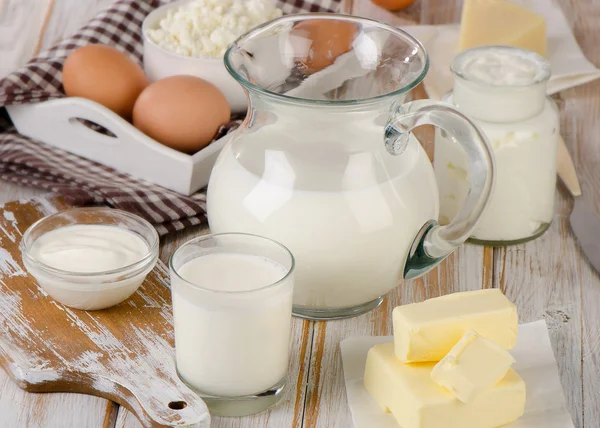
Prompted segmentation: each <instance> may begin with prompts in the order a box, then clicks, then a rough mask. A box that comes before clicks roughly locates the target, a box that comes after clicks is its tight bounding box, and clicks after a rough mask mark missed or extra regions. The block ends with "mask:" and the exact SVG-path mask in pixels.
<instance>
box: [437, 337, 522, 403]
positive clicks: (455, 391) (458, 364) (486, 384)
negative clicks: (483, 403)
mask: <svg viewBox="0 0 600 428" xmlns="http://www.w3.org/2000/svg"><path fill="white" fill-rule="evenodd" d="M514 362H515V359H514V358H513V357H512V355H510V353H509V352H508V351H506V350H505V349H503V348H502V347H501V346H499V345H497V344H496V343H494V342H493V341H491V340H489V339H486V338H485V337H483V336H480V335H479V334H477V332H476V331H475V330H470V331H468V332H467V333H466V334H465V335H464V336H463V337H462V339H460V340H459V341H458V343H457V344H456V345H454V347H453V348H452V349H451V350H450V352H449V353H448V354H447V355H446V356H445V357H444V358H442V360H441V361H440V362H439V363H437V364H436V365H435V366H434V367H433V370H432V371H431V378H432V379H433V381H434V382H435V383H437V384H438V385H440V386H443V387H444V388H446V389H447V390H448V391H449V392H450V393H451V394H452V395H454V396H455V397H456V398H458V399H459V400H460V401H462V402H463V403H471V402H472V401H474V400H475V399H477V398H479V397H480V396H481V395H482V394H484V392H485V391H487V390H489V389H490V388H493V387H494V386H495V385H496V384H498V382H500V381H501V380H502V379H504V377H505V376H506V373H507V372H508V370H509V369H510V367H511V366H512V365H513V363H514Z"/></svg>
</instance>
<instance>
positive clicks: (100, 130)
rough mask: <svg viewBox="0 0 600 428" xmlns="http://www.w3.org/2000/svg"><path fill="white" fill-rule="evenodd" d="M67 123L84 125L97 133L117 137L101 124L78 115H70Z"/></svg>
mask: <svg viewBox="0 0 600 428" xmlns="http://www.w3.org/2000/svg"><path fill="white" fill-rule="evenodd" d="M69 123H70V124H72V125H75V126H85V127H86V128H88V129H91V130H92V131H94V132H97V133H98V134H102V135H106V136H107V137H111V138H117V136H116V135H115V134H114V133H112V132H111V131H110V130H108V129H106V128H105V127H104V126H102V125H98V124H97V123H95V122H92V121H91V120H87V119H82V118H80V117H72V118H70V119H69Z"/></svg>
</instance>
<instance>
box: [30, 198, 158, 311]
mask: <svg viewBox="0 0 600 428" xmlns="http://www.w3.org/2000/svg"><path fill="white" fill-rule="evenodd" d="M158 245H159V238H158V234H157V233H156V230H155V229H154V227H152V225H151V224H150V223H148V222H147V221H146V220H144V219H142V218H140V217H138V216H136V215H133V214H130V213H127V212H124V211H120V210H115V209H110V208H78V209H73V210H68V211H63V212H60V213H56V214H53V215H50V216H48V217H44V218H43V219H41V220H39V221H37V222H36V223H34V224H33V225H32V226H31V227H29V229H27V231H26V232H25V234H24V235H23V239H22V241H21V254H22V257H23V264H24V265H25V268H26V269H27V271H28V272H29V274H30V275H32V276H33V277H35V278H36V280H37V281H38V283H39V285H40V287H41V288H42V289H43V290H44V291H45V292H46V293H47V294H49V295H50V296H51V297H52V298H54V299H55V300H57V301H59V302H60V303H62V304H64V305H65V306H69V307H71V308H75V309H83V310H98V309H105V308H109V307H111V306H114V305H117V304H119V303H121V302H122V301H124V300H126V299H127V298H129V297H130V296H131V295H132V294H133V293H134V292H135V291H136V290H137V289H138V288H139V286H140V285H141V284H142V282H143V281H144V279H145V278H146V275H147V274H148V273H149V272H150V271H151V270H152V269H153V268H154V265H155V264H156V261H157V259H158Z"/></svg>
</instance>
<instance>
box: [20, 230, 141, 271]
mask: <svg viewBox="0 0 600 428" xmlns="http://www.w3.org/2000/svg"><path fill="white" fill-rule="evenodd" d="M147 253H148V245H147V244H146V242H145V241H144V240H143V239H142V238H140V237H139V236H138V235H136V234H135V233H133V232H130V231H129V230H127V229H123V228H120V227H116V226H102V225H83V224H82V225H74V226H66V227H61V228H58V229H55V230H52V231H50V232H48V233H45V234H43V235H42V236H40V237H39V238H38V239H37V240H36V241H35V242H34V244H33V246H32V249H31V254H32V256H33V257H34V258H35V259H36V260H38V261H39V262H41V263H43V264H45V265H46V266H49V267H51V268H54V269H60V270H64V271H68V272H77V273H97V272H106V271H112V270H116V269H120V268H123V267H126V266H129V265H132V264H134V263H137V262H139V261H140V260H141V259H142V258H143V257H144V256H145V255H146V254H147Z"/></svg>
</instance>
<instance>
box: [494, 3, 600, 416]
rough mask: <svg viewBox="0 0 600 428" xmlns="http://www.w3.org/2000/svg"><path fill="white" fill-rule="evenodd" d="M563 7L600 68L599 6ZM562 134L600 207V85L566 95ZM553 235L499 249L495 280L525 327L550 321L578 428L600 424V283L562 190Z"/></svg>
mask: <svg viewBox="0 0 600 428" xmlns="http://www.w3.org/2000/svg"><path fill="white" fill-rule="evenodd" d="M568 3H570V5H566V4H563V3H562V2H561V3H558V4H560V5H561V6H562V8H563V11H564V13H565V15H566V16H567V18H568V20H569V21H570V23H571V24H572V26H573V28H574V33H575V36H576V37H577V39H578V42H579V44H580V46H581V47H582V49H583V51H584V53H585V54H586V55H587V57H588V59H590V60H591V61H592V62H593V63H595V64H596V65H599V64H600V52H598V49H597V46H598V43H599V42H600V37H599V36H598V31H599V30H600V13H599V11H598V10H597V8H596V7H594V6H593V5H594V2H593V1H569V2H568ZM559 106H560V110H561V134H562V135H563V137H564V138H565V140H566V143H567V146H568V148H569V151H570V153H571V155H572V156H573V158H574V162H575V165H576V168H577V171H578V175H579V179H580V181H581V184H582V190H583V193H584V195H586V197H587V198H591V200H594V201H595V202H596V207H597V208H598V207H600V170H599V169H598V164H599V163H600V146H598V144H596V142H597V140H598V135H600V123H599V122H598V117H600V83H597V82H596V83H592V84H588V85H585V86H582V87H578V88H574V89H570V90H567V91H563V92H562V93H561V94H560V100H559ZM557 199H558V203H557V210H556V215H555V218H554V223H553V225H552V227H551V229H550V230H549V231H548V232H547V233H546V234H545V235H543V236H542V237H541V238H539V239H537V240H536V241H534V242H531V243H528V244H526V245H521V246H516V247H510V248H506V249H499V250H498V251H497V254H496V256H495V262H496V263H495V280H496V281H497V285H498V286H500V287H502V288H504V289H505V290H506V293H507V295H508V296H509V297H510V298H511V299H513V300H514V301H515V303H517V305H518V306H519V310H520V315H521V321H530V320H534V319H539V318H540V317H541V316H543V317H545V318H546V321H547V322H548V324H549V329H550V337H551V339H552V345H553V349H554V353H555V355H556V358H557V362H558V366H559V372H560V375H561V383H562V386H563V389H564V392H565V397H566V400H567V407H568V409H569V411H570V413H571V416H572V418H573V421H574V423H575V426H578V427H584V428H587V427H589V428H597V427H598V426H599V425H600V406H599V405H598V403H600V388H599V387H598V379H600V359H599V358H598V356H599V355H600V340H599V336H598V331H600V322H599V320H600V318H599V317H598V314H599V313H600V278H599V276H598V274H597V273H595V272H594V271H593V270H592V269H591V267H590V266H589V265H588V264H587V263H586V262H585V260H584V258H583V255H582V254H581V251H580V249H579V248H578V246H577V244H576V242H575V241H574V238H573V235H572V232H571V231H570V225H569V215H570V213H571V209H572V199H571V197H570V196H569V195H568V193H567V192H566V191H565V189H564V188H563V187H562V186H560V187H559V191H558V193H557Z"/></svg>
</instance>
